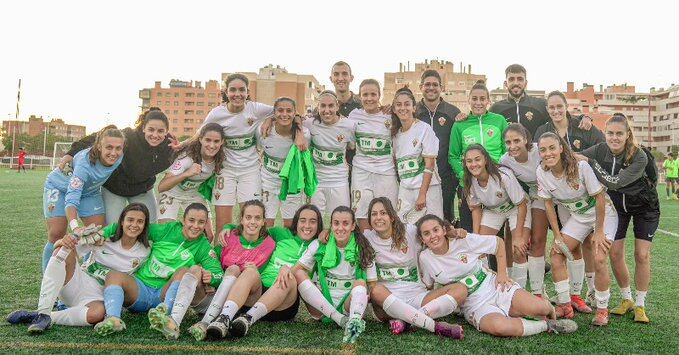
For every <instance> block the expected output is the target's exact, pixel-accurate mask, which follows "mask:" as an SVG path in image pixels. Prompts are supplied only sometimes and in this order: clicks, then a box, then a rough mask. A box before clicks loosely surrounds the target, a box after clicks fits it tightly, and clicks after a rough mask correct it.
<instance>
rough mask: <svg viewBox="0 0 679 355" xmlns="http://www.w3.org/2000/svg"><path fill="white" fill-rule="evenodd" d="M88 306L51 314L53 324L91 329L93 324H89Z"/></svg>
mask: <svg viewBox="0 0 679 355" xmlns="http://www.w3.org/2000/svg"><path fill="white" fill-rule="evenodd" d="M88 309H89V307H87V306H77V307H69V308H66V309H65V310H63V311H57V312H52V313H50V317H51V318H52V323H54V324H59V325H68V326H71V327H89V326H91V325H92V324H90V323H87V310H88Z"/></svg>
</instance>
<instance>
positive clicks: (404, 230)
mask: <svg viewBox="0 0 679 355" xmlns="http://www.w3.org/2000/svg"><path fill="white" fill-rule="evenodd" d="M368 222H369V223H370V227H371V228H372V229H369V230H366V231H365V237H366V239H368V241H369V242H370V245H372V247H373V249H375V268H376V271H377V280H378V281H377V283H376V284H375V285H372V284H371V285H370V286H371V287H370V289H371V291H370V298H371V302H372V303H373V310H374V311H375V315H376V316H377V318H378V319H380V320H383V321H386V320H389V319H391V320H389V328H391V332H392V334H394V335H397V334H402V333H403V332H404V331H405V330H406V329H407V326H409V325H410V324H412V325H415V326H417V327H420V328H423V329H426V330H428V331H430V332H432V333H435V334H438V335H441V336H443V337H447V338H452V339H462V338H463V337H464V336H463V332H462V327H461V326H459V325H457V324H449V323H446V322H436V321H435V320H434V319H436V318H440V317H444V316H447V315H449V314H451V313H452V312H453V311H454V310H455V308H457V305H458V304H459V303H462V302H463V301H464V298H465V297H466V295H467V288H466V287H465V286H464V285H463V284H460V283H455V284H451V285H448V286H445V287H441V288H438V289H436V290H433V291H428V290H427V288H426V287H424V284H422V282H421V281H420V276H419V272H418V268H417V258H418V255H419V254H420V251H421V250H422V245H421V244H420V242H419V240H418V239H417V227H415V226H414V225H412V224H403V222H401V220H400V219H399V218H398V215H397V212H396V210H394V207H393V206H392V205H391V202H390V201H389V199H387V198H386V197H378V198H376V199H373V200H372V201H371V202H370V206H369V207H368ZM406 322H408V323H406Z"/></svg>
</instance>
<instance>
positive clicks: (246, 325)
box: [229, 313, 252, 338]
mask: <svg viewBox="0 0 679 355" xmlns="http://www.w3.org/2000/svg"><path fill="white" fill-rule="evenodd" d="M251 325H252V316H251V315H249V314H247V313H246V314H244V315H242V316H240V317H238V318H236V319H234V320H233V322H231V329H230V331H229V332H230V333H231V336H233V337H236V338H242V337H244V336H246V335H247V334H248V330H249V329H250V326H251Z"/></svg>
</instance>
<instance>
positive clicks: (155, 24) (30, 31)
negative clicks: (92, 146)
mask: <svg viewBox="0 0 679 355" xmlns="http://www.w3.org/2000/svg"><path fill="white" fill-rule="evenodd" d="M677 13H679V3H677V2H667V1H655V0H648V1H643V2H639V1H591V0H590V1H580V0H574V1H560V2H555V1H525V2H522V1H495V0H480V1H464V2H461V1H438V0H427V1H399V0H396V1H389V2H380V1H365V0H363V1H354V0H337V1H332V2H330V1H280V0H279V1H258V0H249V1H199V0H194V1H134V2H133V1H129V2H128V1H108V2H99V1H30V0H22V1H11V2H10V1H2V2H0V38H1V39H2V40H1V41H0V45H1V46H2V47H1V49H0V53H2V54H1V56H2V60H1V62H0V120H6V119H14V116H15V111H16V97H17V84H18V81H19V79H20V78H21V79H22V91H21V103H20V105H21V106H20V114H19V119H21V120H27V119H28V116H29V115H31V114H35V115H38V116H43V117H45V118H63V119H64V120H66V121H67V122H69V123H73V124H84V125H86V126H87V130H88V132H91V131H93V130H96V129H99V128H101V127H103V126H105V125H106V124H107V123H112V124H116V125H118V126H119V127H124V126H129V125H132V123H133V122H134V120H135V118H136V116H137V115H138V113H139V111H140V108H139V106H140V105H141V99H139V97H138V96H139V93H138V92H139V90H140V89H142V88H148V87H153V85H154V82H155V81H162V83H163V86H164V87H167V85H168V83H169V81H170V80H171V79H181V80H199V81H203V82H205V81H207V80H209V79H215V80H219V78H220V77H221V73H223V72H235V71H251V72H257V71H258V69H259V68H260V67H262V66H265V65H267V64H274V65H276V64H277V65H281V66H284V67H285V68H287V69H288V71H289V72H293V73H300V74H313V75H314V76H316V78H317V79H318V80H319V81H320V82H321V84H325V85H327V86H328V87H330V88H331V86H330V81H329V74H330V67H331V65H332V63H334V62H335V61H337V60H344V61H347V62H349V63H350V64H351V66H352V69H353V72H354V76H355V79H354V83H353V85H352V89H353V90H354V91H356V90H357V88H358V84H359V83H360V81H361V80H363V79H366V78H375V79H378V80H379V81H383V78H384V72H394V71H398V68H399V63H406V62H408V61H410V63H411V68H414V63H415V62H423V61H424V59H434V58H439V59H441V60H449V61H452V62H453V63H455V70H458V68H459V62H463V63H464V65H467V64H471V65H472V72H473V73H481V74H485V75H487V77H488V86H489V88H491V89H493V88H496V87H501V86H502V82H503V79H504V68H505V67H506V66H507V65H509V64H512V63H520V64H523V65H524V66H525V67H526V68H527V71H528V87H529V89H531V88H532V89H540V90H545V91H551V90H565V89H566V82H567V81H573V82H575V83H576V88H579V87H581V86H582V83H589V84H593V85H596V88H598V86H599V85H604V86H606V85H611V84H621V83H628V84H630V85H635V86H636V87H637V91H648V90H649V88H651V87H656V88H660V87H668V86H669V85H671V84H672V83H679V60H678V58H679V47H678V46H677V45H676V42H675V41H676V38H677V36H676V34H677V32H679V29H678V28H677V25H676V23H677V22H676V14H677ZM672 14H674V15H672ZM672 43H674V44H672Z"/></svg>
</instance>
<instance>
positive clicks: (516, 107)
mask: <svg viewBox="0 0 679 355" xmlns="http://www.w3.org/2000/svg"><path fill="white" fill-rule="evenodd" d="M490 112H494V113H497V114H500V115H502V116H505V118H506V119H507V121H508V122H518V123H520V124H522V125H523V126H524V127H526V129H527V130H528V132H530V134H531V135H532V136H533V137H535V131H536V130H537V129H538V127H540V126H542V125H543V124H545V123H547V122H549V114H548V113H547V100H545V99H543V98H538V97H532V96H528V95H525V94H524V95H523V96H522V97H521V98H520V99H519V101H516V100H514V99H513V98H511V97H507V98H506V99H504V100H502V101H498V102H496V103H494V104H493V105H492V106H491V107H490Z"/></svg>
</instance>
